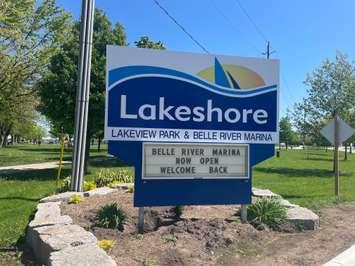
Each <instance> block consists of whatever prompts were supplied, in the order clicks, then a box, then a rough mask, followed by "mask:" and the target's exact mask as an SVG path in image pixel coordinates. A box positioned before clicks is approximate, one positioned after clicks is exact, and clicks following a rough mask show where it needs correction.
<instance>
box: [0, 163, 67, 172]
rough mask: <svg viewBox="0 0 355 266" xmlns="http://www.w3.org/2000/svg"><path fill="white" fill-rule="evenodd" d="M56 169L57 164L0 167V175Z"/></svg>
mask: <svg viewBox="0 0 355 266" xmlns="http://www.w3.org/2000/svg"><path fill="white" fill-rule="evenodd" d="M70 163H71V162H70V161H63V164H70ZM57 167H58V162H47V163H34V164H22V165H13V166H4V167H0V173H5V172H6V173H8V172H15V171H26V170H40V169H53V168H57Z"/></svg>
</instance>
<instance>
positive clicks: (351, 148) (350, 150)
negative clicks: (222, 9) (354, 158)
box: [349, 143, 353, 154]
mask: <svg viewBox="0 0 355 266" xmlns="http://www.w3.org/2000/svg"><path fill="white" fill-rule="evenodd" d="M349 153H350V154H352V153H353V144H352V143H350V149H349Z"/></svg>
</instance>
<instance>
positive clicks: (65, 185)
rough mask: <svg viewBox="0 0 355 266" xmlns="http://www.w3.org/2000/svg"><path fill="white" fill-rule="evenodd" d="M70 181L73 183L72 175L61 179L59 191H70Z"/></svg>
mask: <svg viewBox="0 0 355 266" xmlns="http://www.w3.org/2000/svg"><path fill="white" fill-rule="evenodd" d="M70 183H71V176H67V177H65V178H64V179H63V180H61V181H60V187H59V189H58V192H65V191H69V190H70Z"/></svg>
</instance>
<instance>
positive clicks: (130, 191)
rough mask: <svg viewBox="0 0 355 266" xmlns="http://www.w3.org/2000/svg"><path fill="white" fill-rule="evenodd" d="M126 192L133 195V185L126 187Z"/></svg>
mask: <svg viewBox="0 0 355 266" xmlns="http://www.w3.org/2000/svg"><path fill="white" fill-rule="evenodd" d="M127 192H128V193H133V192H134V185H133V184H131V185H129V186H128V189H127Z"/></svg>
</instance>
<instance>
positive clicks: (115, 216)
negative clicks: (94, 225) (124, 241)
mask: <svg viewBox="0 0 355 266" xmlns="http://www.w3.org/2000/svg"><path fill="white" fill-rule="evenodd" d="M125 219H126V214H125V213H124V212H123V210H122V209H121V208H120V207H119V206H118V205H117V203H112V204H106V205H105V206H103V207H101V209H100V210H99V212H98V213H97V215H96V220H97V222H98V224H99V225H100V226H102V227H105V228H118V229H120V230H121V229H123V223H124V221H125Z"/></svg>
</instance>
